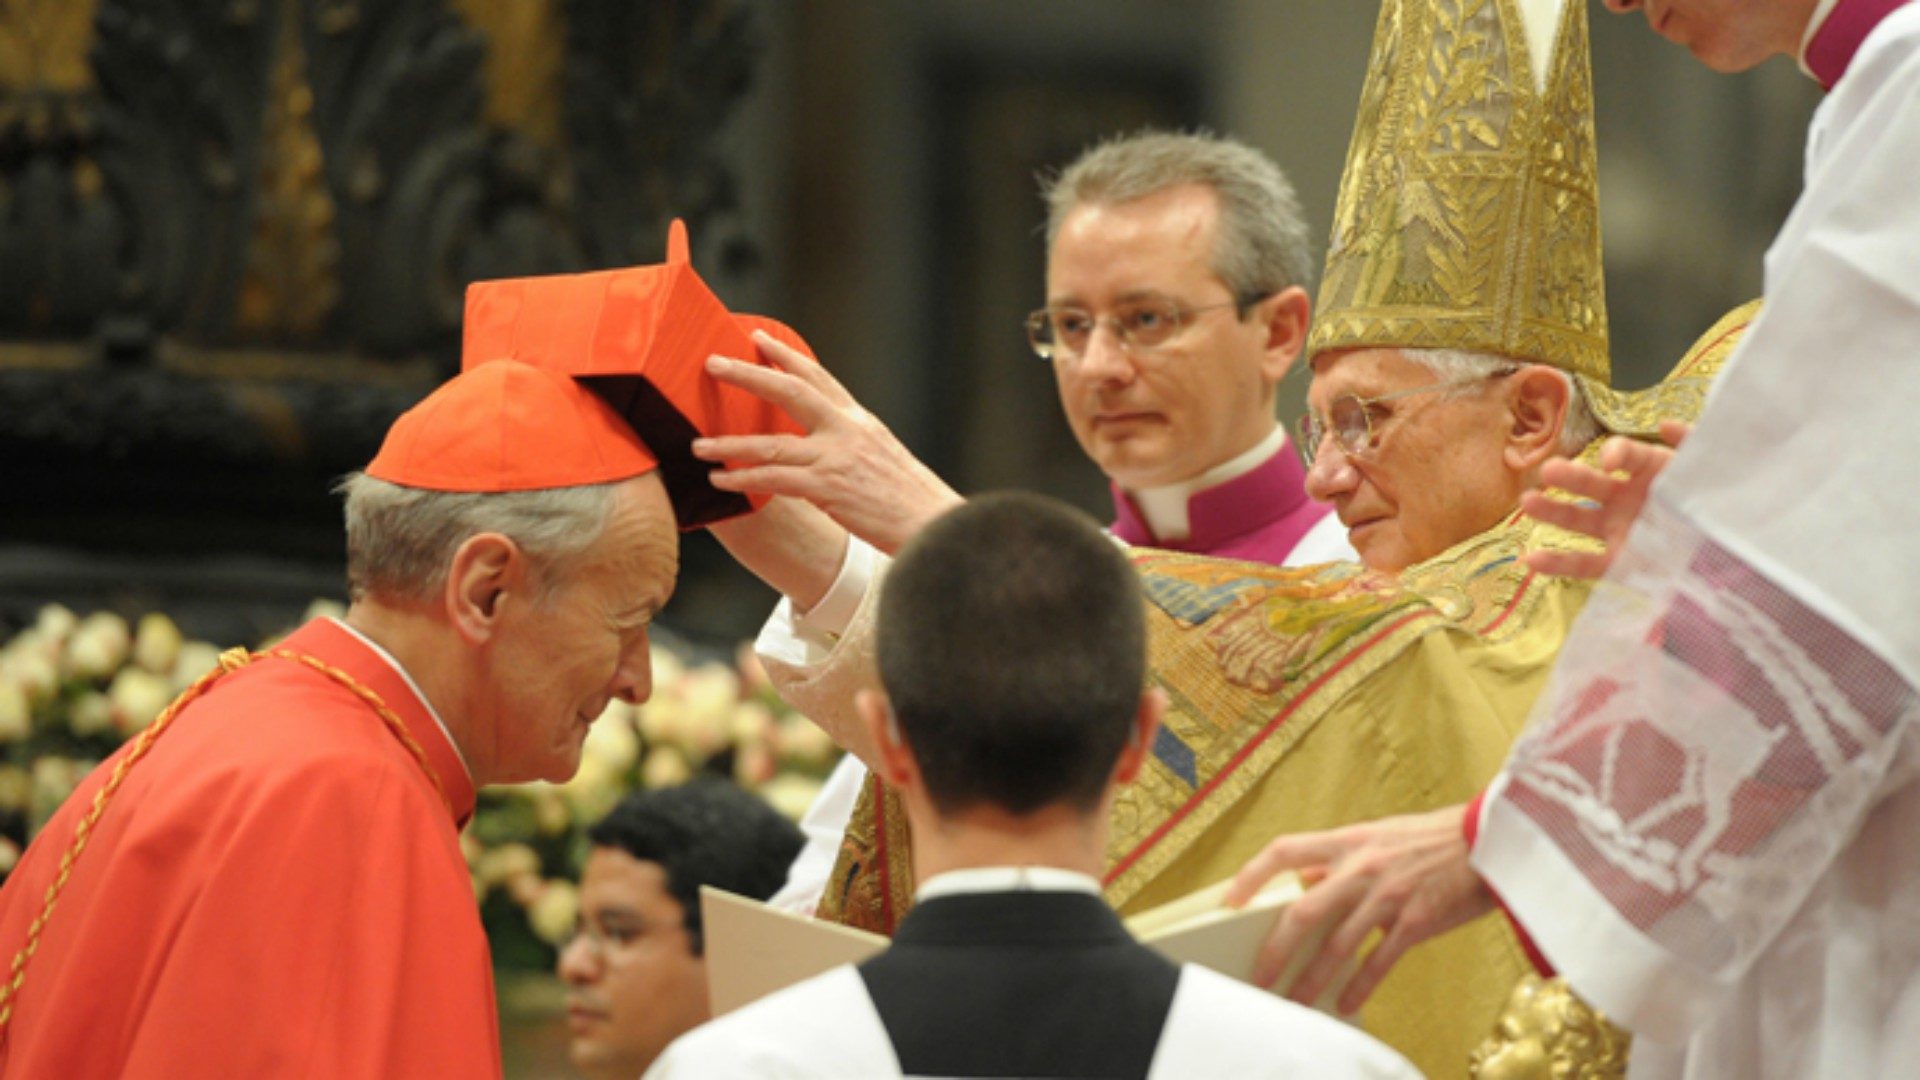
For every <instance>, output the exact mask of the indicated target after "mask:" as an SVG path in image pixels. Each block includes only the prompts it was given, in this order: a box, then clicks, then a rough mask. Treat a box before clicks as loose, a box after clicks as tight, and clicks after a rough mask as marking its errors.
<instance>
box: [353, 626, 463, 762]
mask: <svg viewBox="0 0 1920 1080" xmlns="http://www.w3.org/2000/svg"><path fill="white" fill-rule="evenodd" d="M325 618H326V620H327V621H328V622H330V623H332V624H333V625H335V626H337V627H339V628H340V629H342V630H345V631H346V632H347V633H349V634H352V635H353V636H354V637H355V638H357V639H358V640H359V642H360V644H362V645H365V646H366V647H367V648H369V649H372V650H373V655H375V656H377V657H379V658H380V659H381V660H383V661H385V662H386V665H387V666H388V667H390V668H392V669H393V670H394V672H395V673H396V674H398V675H399V676H400V678H401V679H402V680H403V681H405V682H406V684H407V689H409V690H411V691H413V696H414V697H417V698H419V699H420V704H422V705H424V706H426V709H427V715H428V716H431V717H433V722H434V723H435V724H437V725H439V727H440V734H442V735H445V736H446V737H447V745H448V746H451V747H453V756H454V758H455V760H457V761H459V762H460V767H461V768H462V769H465V770H466V773H467V783H469V784H471V783H473V769H472V768H471V767H470V766H468V764H467V755H466V754H464V753H462V752H461V750H460V741H459V740H458V739H455V738H454V737H453V732H451V731H448V730H447V722H446V721H445V720H442V719H440V711H439V710H438V709H435V708H434V707H433V702H432V701H431V700H429V699H428V697H427V695H426V694H424V693H422V692H421V691H420V684H419V683H417V682H414V681H413V676H412V675H409V674H407V669H406V668H405V667H402V666H401V664H400V661H398V660H396V659H394V657H393V654H392V653H390V652H388V651H387V650H385V649H383V648H381V647H380V643H379V642H376V641H374V640H373V639H372V638H370V637H368V636H367V635H365V634H363V633H361V632H360V631H358V630H356V629H354V628H353V627H352V626H351V625H349V624H348V623H347V621H346V620H345V619H336V618H334V617H333V616H331V615H328V616H325Z"/></svg>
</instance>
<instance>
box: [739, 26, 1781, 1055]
mask: <svg viewBox="0 0 1920 1080" xmlns="http://www.w3.org/2000/svg"><path fill="white" fill-rule="evenodd" d="M1319 308H1320V310H1319V312H1318V316H1317V321H1316V323H1315V328H1314V331H1313V334H1312V337H1311V344H1310V354H1311V363H1312V365H1313V369H1314V379H1313V388H1312V390H1311V391H1310V393H1309V406H1310V409H1309V414H1308V420H1307V421H1306V423H1305V424H1304V431H1303V435H1304V436H1305V437H1304V438H1303V439H1302V440H1301V449H1302V451H1303V454H1305V455H1307V456H1309V457H1311V458H1312V471H1311V473H1310V475H1309V480H1308V488H1309V491H1310V492H1311V493H1313V494H1314V495H1315V496H1316V497H1319V498H1324V499H1328V500H1330V501H1333V502H1334V503H1335V504H1336V507H1337V508H1338V509H1339V512H1340V516H1341V519H1342V521H1343V522H1345V523H1346V524H1347V525H1348V526H1349V528H1350V529H1351V530H1352V536H1353V540H1354V545H1355V548H1356V549H1357V550H1358V551H1359V552H1360V553H1361V556H1362V560H1363V562H1362V564H1331V565H1327V566H1322V567H1309V568H1303V569H1297V570H1290V569H1281V568H1276V567H1272V566H1265V565H1255V564H1250V563H1240V562H1229V561H1222V560H1214V559H1207V558H1204V557H1199V556H1191V555H1180V554H1173V553H1165V552H1156V551H1150V550H1146V549H1136V551H1135V553H1134V561H1135V563H1136V565H1137V566H1138V568H1139V570H1140V573H1141V579H1142V587H1143V591H1144V595H1145V599H1146V603H1147V607H1148V617H1149V648H1150V661H1151V674H1150V677H1151V679H1152V680H1153V682H1154V683H1155V684H1156V685H1158V686H1160V687H1161V688H1162V689H1163V690H1165V692H1166V693H1167V695H1168V697H1169V699H1170V702H1171V707H1170V709H1169V711H1168V713H1167V718H1166V721H1165V725H1164V727H1163V729H1162V730H1161V732H1160V733H1159V735H1158V736H1157V739H1156V742H1155V745H1154V754H1153V759H1152V760H1151V762H1150V763H1149V764H1148V766H1147V768H1146V769H1145V770H1143V773H1142V775H1141V778H1140V780H1139V781H1138V782H1137V783H1135V784H1133V785H1131V786H1130V787H1128V788H1127V789H1125V790H1124V791H1123V792H1122V793H1121V795H1120V797H1119V799H1118V801H1117V803H1116V805H1115V806H1114V808H1113V812H1112V816H1111V826H1112V833H1111V842H1110V847H1109V850H1108V866H1107V870H1106V875H1105V882H1104V884H1105V889H1106V895H1107V898H1108V899H1109V900H1110V901H1111V902H1112V903H1113V904H1114V905H1115V906H1116V907H1118V908H1119V909H1120V910H1121V911H1122V912H1123V913H1133V912H1137V911H1140V910H1144V909H1146V908H1149V907H1153V906H1156V905H1158V904H1161V903H1165V902H1167V901H1169V900H1172V899H1175V898H1178V897H1180V896H1183V895H1185V894H1188V893H1191V892H1193V891H1195V890H1198V889H1200V888H1203V887H1205V886H1208V885H1211V884H1214V883H1216V882H1219V881H1221V880H1223V879H1225V878H1228V877H1231V876H1232V875H1233V874H1234V873H1235V872H1236V871H1238V870H1239V869H1240V867H1241V866H1242V865H1243V864H1244V863H1245V862H1246V861H1247V860H1248V859H1249V858H1250V857H1251V856H1253V855H1254V854H1255V853H1256V852H1257V851H1258V850H1259V849H1260V847H1261V846H1262V845H1263V844H1264V843H1265V842H1266V841H1268V840H1270V839H1272V838H1273V837H1274V836H1276V835H1280V834H1283V833H1289V832H1295V831H1302V830H1316V829H1325V828H1329V827H1333V826H1338V825H1342V824H1348V823H1353V822H1359V821H1368V820H1372V819H1374V818H1378V817H1385V816H1388V815H1392V814H1400V813H1407V812H1411V811H1418V810H1426V809H1432V808H1435V807H1440V806H1445V805H1450V804H1453V803H1458V802H1464V801H1465V800H1467V799H1468V798H1470V797H1472V796H1473V795H1474V794H1475V793H1476V792H1478V791H1479V790H1480V788H1481V787H1482V786H1483V785H1484V784H1485V783H1486V782H1487V781H1488V780H1489V779H1490V778H1491V777H1492V776H1493V775H1494V773H1495V772H1496V771H1497V770H1498V768H1499V766H1500V764H1501V761H1502V760H1503V758H1504V757H1505V756H1506V753H1507V749H1508V746H1509V744H1510V743H1511V742H1512V740H1513V738H1514V736H1515V734H1516V733H1517V732H1518V730H1519V728H1520V726H1521V724H1522V722H1523V721H1524V720H1525V718H1526V716H1527V712H1528V708H1529V706H1530V705H1531V704H1532V702H1533V700H1534V698H1535V697H1536V696H1537V695H1538V694H1539V692H1540V690H1541V688H1542V685H1543V682H1544V680H1545V678H1546V675H1547V673H1548V671H1549V669H1550V668H1551V667H1552V664H1553V659H1554V656H1555V654H1556V652H1557V651H1558V649H1559V648H1560V646H1561V643H1562V642H1563V641H1564V640H1565V637H1566V633H1567V629H1568V627H1569V625H1570V624H1571V622H1572V621H1573V618H1574V616H1575V615H1576V614H1577V613H1578V611H1579V609H1580V607H1581V605H1582V604H1583V603H1584V602H1585V600H1586V597H1587V591H1588V588H1589V583H1587V582H1584V581H1580V580H1573V579H1562V578H1556V577H1550V576H1546V575H1542V574H1538V573H1534V572H1532V571H1530V570H1529V569H1528V567H1527V565H1526V563H1525V561H1524V558H1523V557H1524V556H1526V555H1527V554H1528V553H1530V552H1536V551H1541V550H1548V551H1577V550H1591V548H1587V547H1583V545H1585V544H1587V541H1585V540H1583V539H1582V538H1578V537H1575V536H1573V535H1572V534H1569V533H1565V532H1562V531H1559V530H1557V529H1554V528H1552V527H1550V526H1548V525H1546V524H1544V523H1542V522H1539V521H1536V520H1534V519H1531V518H1529V517H1527V516H1525V515H1524V514H1522V513H1520V511H1519V509H1518V506H1519V496H1520V494H1521V493H1522V492H1523V491H1525V490H1526V489H1528V488H1529V487H1531V486H1533V485H1535V484H1537V482H1538V473H1539V466H1540V464H1542V463H1543V462H1544V461H1545V460H1547V459H1548V458H1550V457H1552V456H1554V455H1556V454H1578V453H1582V452H1583V451H1584V452H1587V453H1591V452H1593V451H1594V450H1595V449H1596V448H1597V446H1598V444H1599V442H1600V441H1601V439H1602V438H1603V437H1604V436H1606V435H1608V434H1624V435H1632V436H1638V437H1649V436H1651V435H1652V434H1653V433H1654V431H1655V430H1656V429H1657V426H1658V424H1659V422H1660V421H1661V420H1664V419H1679V420H1685V419H1691V417H1692V416H1693V414H1694V413H1695V412H1696V411H1697V410H1698V408H1699V406H1700V403H1701V402H1702V401H1703V399H1704V396H1705V391H1706V387H1707V384H1708V382H1709V380H1710V379H1711V377H1712V375H1713V373H1714V372H1715V371H1717V369H1718V367H1719V365H1720V364H1721V362H1723V361H1724V359H1725V357H1726V356H1727V354H1728V353H1729V352H1730V351H1731V349H1732V346H1733V343H1734V341H1735V340H1736V339H1737V337H1738V335H1739V333H1740V331H1741V330H1742V329H1744V327H1745V325H1746V323H1747V321H1749V320H1750V319H1751V317H1752V315H1753V310H1752V308H1751V307H1749V308H1743V309H1741V310H1740V311H1736V312H1734V313H1733V314H1731V315H1729V316H1728V317H1727V318H1726V319H1725V320H1723V321H1722V322H1721V323H1720V325H1718V326H1716V327H1715V328H1714V329H1713V330H1711V331H1709V333H1708V334H1707V335H1706V337H1704V338H1702V340H1701V341H1700V343H1699V344H1697V345H1696V346H1695V347H1694V348H1693V349H1692V350H1690V351H1689V353H1688V355H1687V356H1686V357H1685V358H1684V359H1683V360H1682V361H1681V362H1680V364H1679V366H1678V367H1677V368H1676V369H1675V371H1674V373H1673V375H1672V376H1670V377H1669V378H1668V379H1667V380H1666V381H1664V382H1663V383H1661V384H1660V385H1658V386H1656V387H1654V388H1652V389H1650V390H1648V391H1643V392H1639V393H1634V394H1624V393H1620V392H1617V391H1615V390H1613V389H1611V388H1610V386H1609V363H1608V352H1607V324H1606V306H1605V297H1604V290H1603V287H1602V277H1601V263H1600V225H1599V212H1598V204H1597V201H1596V194H1595V160H1594V137H1593V107H1592V87H1591V77H1590V73H1589V59H1588V43H1587V21H1586V12H1585V8H1584V6H1583V5H1582V4H1579V3H1569V2H1565V0H1385V2H1384V4H1383V6H1382V9H1381V12H1380V19H1379V23H1378V27H1377V30H1376V32H1375V38H1374V45H1373V56H1372V57H1371V60H1370V63H1369V67H1368V78H1367V83H1366V86H1365V89H1364V90H1363V92H1362V98H1361V104H1360V110H1359V116H1358V119H1357V121H1356V125H1355V130H1354V134H1353V142H1352V147H1351V149H1350V151H1349V154H1348V159H1347V165H1346V171H1345V174H1344V176H1343V178H1342V182H1341V189H1340V197H1339V203H1338V207H1337V210H1336V214H1335V221H1334V228H1333V236H1332V240H1331V243H1330V245H1329V250H1328V254H1327V265H1326V271H1325V275H1324V279H1323V281H1322V285H1321V292H1320V300H1319ZM877 592H878V590H877V589H869V590H868V592H867V594H866V595H865V597H864V598H863V600H862V606H861V610H860V612H859V613H858V614H856V615H855V616H854V618H853V621H852V623H851V624H850V625H849V626H848V627H847V629H846V631H845V632H844V633H843V634H842V635H841V636H840V638H839V639H838V640H837V642H835V643H834V644H833V645H832V647H831V650H830V651H829V652H828V653H827V654H826V655H825V658H824V659H823V660H820V661H819V662H817V663H808V664H807V665H806V666H791V665H786V664H782V663H778V662H774V661H772V660H770V661H769V669H770V671H771V673H772V674H773V676H774V677H775V680H776V683H777V685H779V686H780V688H781V690H782V692H783V693H784V694H786V695H787V696H788V698H789V699H790V700H792V701H793V702H794V703H795V704H796V705H797V706H799V707H800V708H801V709H802V710H803V711H805V712H807V714H808V715H810V716H812V717H813V718H814V719H815V720H816V721H819V722H820V723H821V724H822V725H823V726H826V727H827V728H828V729H829V730H833V731H836V732H844V731H847V730H849V728H848V726H847V723H846V720H845V717H846V716H847V715H848V713H849V709H848V707H847V706H848V702H849V700H850V698H851V696H852V692H853V691H854V690H855V689H857V688H858V687H859V686H861V685H866V684H869V683H870V681H871V678H872V676H871V662H870V655H869V653H870V650H871V614H872V611H873V609H874V607H875V605H876V598H877ZM771 629H772V628H771V627H770V630H771ZM762 640H763V643H764V642H765V641H766V640H767V639H766V638H764V637H763V639H762ZM911 846H912V845H911V837H910V836H909V835H908V833H907V830H906V825H905V821H904V818H903V817H902V815H901V814H900V812H899V807H898V805H897V804H896V803H894V801H893V800H892V798H891V797H890V796H889V795H888V794H887V793H886V792H885V791H884V790H883V789H882V788H881V786H880V785H879V784H878V783H877V782H875V781H869V787H868V788H867V790H866V791H865V792H864V793H863V796H862V798H861V802H860V805H859V806H858V808H857V809H856V811H855V814H854V817H853V820H852V823H851V825H850V826H849V828H848V830H847V833H846V836H845V838H844V840H843V843H842V848H841V854H840V861H839V864H838V865H837V866H836V867H835V869H834V871H833V874H832V876H831V878H830V879H829V883H828V888H827V893H826V896H825V898H824V900H823V901H822V905H821V910H820V913H821V914H822V915H823V916H824V917H830V918H836V919H839V920H842V921H845V922H849V923H852V924H856V925H862V926H866V927H869V928H873V929H878V930H881V931H889V930H891V928H892V926H893V924H894V923H895V922H896V921H897V920H898V919H899V918H900V916H901V915H902V914H903V913H904V911H905V910H906V909H907V908H908V907H909V906H910V905H911V904H912V902H913V895H914V879H913V869H912V860H911ZM1528 970H1529V965H1528V963H1527V960H1526V958H1525V957H1524V956H1523V954H1522V952H1521V948H1520V946H1519V945H1518V943H1517V942H1516V941H1515V939H1514V938H1513V937H1512V935H1511V933H1510V931H1509V930H1508V928H1507V926H1506V925H1505V923H1504V922H1503V920H1501V919H1499V918H1497V917H1491V916H1490V917H1488V918H1485V919H1482V920H1480V921H1478V922H1476V923H1472V924H1469V925H1467V926H1466V927H1463V928H1461V929H1460V930H1457V931H1455V932H1453V933H1451V934H1448V935H1445V936H1443V937H1440V938H1437V939H1435V940H1434V941H1432V942H1430V943H1429V944H1427V945H1424V946H1422V947H1421V948H1419V949H1416V950H1414V951H1412V952H1410V953H1409V954H1408V955H1407V956H1406V957H1405V958H1404V959H1403V960H1401V962H1400V963H1399V965H1398V966H1397V967H1396V968H1395V969H1394V970H1393V972H1392V974H1390V975H1389V976H1388V977H1387V979H1386V980H1385V982H1384V983H1382V984H1381V986H1380V988H1379V989H1378V990H1377V992H1376V993H1375V994H1374V995H1373V997H1372V998H1371V1000H1370V1001H1369V1002H1368V1004H1367V1005H1366V1007H1365V1009H1364V1011H1363V1014H1362V1021H1363V1023H1364V1025H1365V1027H1366V1029H1367V1030H1368V1031H1369V1032H1371V1033H1373V1034H1374V1035H1377V1036H1378V1037H1380V1038H1381V1039H1383V1040H1384V1041H1386V1042H1387V1043H1389V1044H1391V1045H1392V1046H1393V1047H1395V1048H1396V1049H1398V1050H1399V1051H1401V1052H1402V1053H1404V1054H1405V1055H1406V1056H1407V1057H1408V1058H1409V1059H1411V1060H1412V1061H1413V1062H1414V1063H1415V1064H1416V1065H1418V1066H1419V1067H1420V1068H1421V1069H1422V1070H1424V1071H1426V1072H1427V1073H1428V1074H1430V1075H1433V1076H1459V1075H1464V1074H1465V1073H1466V1071H1467V1064H1468V1060H1469V1056H1470V1054H1471V1052H1472V1051H1473V1049H1474V1047H1475V1045H1476V1044H1477V1043H1478V1042H1479V1040H1480V1039H1481V1038H1482V1037H1483V1036H1485V1035H1486V1034H1487V1033H1488V1032H1489V1031H1490V1030H1492V1029H1493V1027H1494V1025H1495V1022H1496V1020H1497V1019H1498V1018H1499V1015H1500V1012H1501V1009H1502V1005H1503V1003H1504V1002H1505V1001H1506V999H1507V998H1508V996H1509V995H1510V994H1511V993H1512V991H1513V989H1514V987H1515V985H1516V983H1517V982H1518V981H1519V980H1520V979H1521V977H1522V976H1523V974H1525V973H1526V972H1527V971H1528Z"/></svg>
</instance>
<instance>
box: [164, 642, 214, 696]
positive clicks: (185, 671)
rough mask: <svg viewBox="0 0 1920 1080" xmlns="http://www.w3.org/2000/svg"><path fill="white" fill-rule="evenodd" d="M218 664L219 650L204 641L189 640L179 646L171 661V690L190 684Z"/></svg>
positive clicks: (174, 690)
mask: <svg viewBox="0 0 1920 1080" xmlns="http://www.w3.org/2000/svg"><path fill="white" fill-rule="evenodd" d="M219 666H220V650H219V649H217V648H215V647H214V646H212V645H209V644H208V643H206V642H204V641H189V642H187V643H185V644H184V645H181V646H180V656H179V658H178V659H176V660H175V661H174V662H173V678H172V680H171V682H172V684H173V692H174V693H176V694H177V693H179V692H180V691H182V690H185V689H186V688H187V687H189V686H192V685H193V684H194V683H195V682H196V681H197V680H198V679H199V678H200V676H202V675H205V674H206V673H207V672H209V671H212V670H213V669H214V668H216V667H219Z"/></svg>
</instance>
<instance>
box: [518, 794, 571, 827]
mask: <svg viewBox="0 0 1920 1080" xmlns="http://www.w3.org/2000/svg"><path fill="white" fill-rule="evenodd" d="M529 794H530V795H531V801H532V802H533V827H534V828H536V829H538V830H540V835H542V836H558V835H560V834H561V833H563V832H566V831H567V826H569V825H571V824H573V814H572V813H571V812H569V811H568V810H567V800H565V799H563V798H561V797H560V790H559V789H558V788H555V787H553V786H552V785H544V786H542V788H541V789H540V790H539V791H534V792H530V793H529Z"/></svg>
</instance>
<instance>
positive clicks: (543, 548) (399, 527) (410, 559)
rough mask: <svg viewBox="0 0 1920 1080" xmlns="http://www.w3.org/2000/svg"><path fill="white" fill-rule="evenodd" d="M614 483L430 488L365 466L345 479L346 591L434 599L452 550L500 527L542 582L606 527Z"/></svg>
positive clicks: (558, 576) (555, 576)
mask: <svg viewBox="0 0 1920 1080" xmlns="http://www.w3.org/2000/svg"><path fill="white" fill-rule="evenodd" d="M614 487H615V485H613V484H586V485H582V486H580V487H566V488H548V489H544V490H539V491H509V492H481V493H475V492H450V491H428V490H424V489H422V488H412V487H403V486H401V485H399V484H393V483H388V482H387V481H385V480H380V479H377V478H375V477H372V476H368V475H367V474H365V473H358V472H356V473H353V474H351V475H349V476H347V477H346V478H345V479H343V480H341V481H340V483H339V484H338V485H337V486H336V488H335V491H337V492H339V493H340V494H342V495H345V496H346V504H347V505H346V513H347V591H348V595H350V596H351V597H352V598H353V599H354V600H359V599H361V598H363V597H373V598H377V599H387V600H413V601H423V602H431V601H432V600H434V599H435V598H436V597H438V596H439V594H440V593H441V591H442V590H444V589H445V588H446V583H447V569H448V567H449V566H450V565H451V563H452V561H453V554H454V552H455V551H456V550H458V549H459V547H460V545H461V544H463V543H465V542H466V541H467V540H468V539H470V538H471V537H474V536H477V535H479V534H481V533H499V534H500V535H502V536H505V537H507V538H508V539H510V540H512V541H513V542H514V543H515V544H517V545H519V547H520V549H521V550H522V551H524V552H526V553H527V555H528V556H529V557H530V558H532V560H533V561H534V563H535V565H536V566H538V567H540V568H541V569H542V571H543V576H542V581H541V588H542V589H543V590H544V589H549V588H551V587H552V586H554V585H556V584H558V583H559V582H561V581H563V580H565V578H566V566H567V564H568V562H569V561H570V560H572V559H575V558H577V557H579V555H580V554H581V553H583V552H585V551H586V550H587V549H588V548H590V547H592V546H593V542H594V541H595V540H598V539H599V538H600V534H601V532H602V531H604V530H605V528H606V524H607V518H608V517H609V515H610V513H611V511H612V508H613V490H614Z"/></svg>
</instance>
